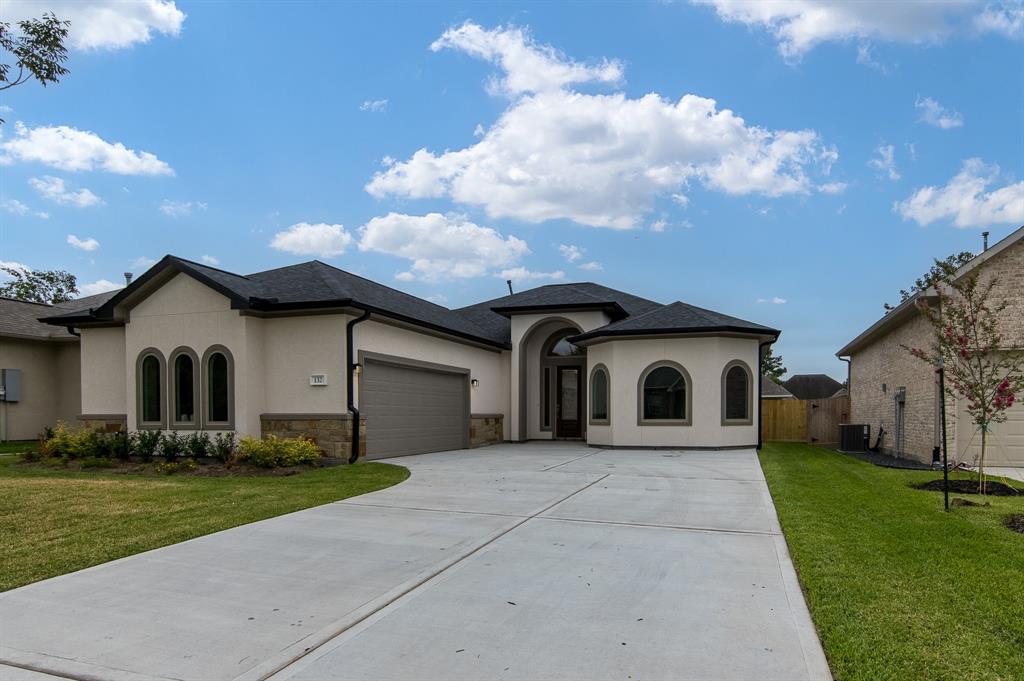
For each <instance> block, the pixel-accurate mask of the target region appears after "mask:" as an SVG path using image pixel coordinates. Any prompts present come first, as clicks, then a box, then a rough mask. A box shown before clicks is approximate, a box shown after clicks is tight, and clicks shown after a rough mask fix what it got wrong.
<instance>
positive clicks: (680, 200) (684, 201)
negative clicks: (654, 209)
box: [672, 193, 690, 208]
mask: <svg viewBox="0 0 1024 681" xmlns="http://www.w3.org/2000/svg"><path fill="white" fill-rule="evenodd" d="M672 202H673V203H677V204H679V205H680V206H682V207H683V208H686V207H687V206H689V205H690V197H689V196H687V195H686V194H680V193H675V194H673V195H672Z"/></svg>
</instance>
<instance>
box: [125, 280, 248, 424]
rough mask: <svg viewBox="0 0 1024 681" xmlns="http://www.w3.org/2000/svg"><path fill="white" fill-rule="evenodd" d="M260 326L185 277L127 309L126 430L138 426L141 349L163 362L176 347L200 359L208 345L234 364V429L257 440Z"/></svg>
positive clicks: (216, 294)
mask: <svg viewBox="0 0 1024 681" xmlns="http://www.w3.org/2000/svg"><path fill="white" fill-rule="evenodd" d="M262 322H263V320H261V319H258V318H255V317H243V316H242V315H240V314H239V313H238V311H237V310H232V309H231V306H230V301H229V300H228V299H227V298H225V297H224V296H222V295H220V294H219V293H217V292H216V291H214V290H212V289H210V288H207V287H206V286H204V285H203V284H200V283H199V282H198V281H196V280H195V279H193V278H192V277H190V276H188V275H185V274H178V275H177V276H175V277H174V278H173V279H171V280H170V281H168V282H167V283H166V284H164V285H163V286H162V287H160V288H159V289H157V290H156V291H155V292H154V293H153V294H152V295H150V296H149V297H148V298H146V299H145V300H143V301H142V302H140V303H139V304H138V305H136V306H135V307H134V308H132V310H131V314H130V321H129V323H128V324H126V325H125V355H124V362H125V375H126V377H127V380H126V382H125V394H126V396H127V400H126V402H127V413H128V428H129V429H131V430H135V429H136V427H137V423H136V419H137V414H136V411H137V410H136V404H135V387H136V386H135V363H136V360H137V359H138V356H139V354H140V353H141V352H142V351H143V350H144V349H146V348H150V347H152V348H156V349H157V350H159V351H160V352H161V353H162V354H163V356H164V360H165V361H166V360H167V359H168V358H169V356H170V354H171V353H172V352H173V351H174V350H175V349H176V348H178V347H180V346H186V347H189V348H192V350H194V351H195V353H196V354H197V355H198V356H199V357H202V356H203V353H204V352H205V351H206V349H207V348H209V347H210V346H211V345H223V346H225V347H226V348H227V349H228V350H229V351H230V352H231V355H232V357H233V359H234V366H235V372H234V377H235V383H234V388H235V391H234V396H235V428H236V430H238V431H239V432H240V433H241V434H243V435H253V436H259V434H260V419H259V415H260V413H262V411H263V404H264V390H263V388H264V381H263V352H262V341H261V340H260V338H259V335H260V334H259V327H260V326H261V324H262ZM165 380H166V379H165ZM165 387H166V386H165ZM165 401H166V400H165ZM167 406H168V405H166V404H165V410H166V408H167Z"/></svg>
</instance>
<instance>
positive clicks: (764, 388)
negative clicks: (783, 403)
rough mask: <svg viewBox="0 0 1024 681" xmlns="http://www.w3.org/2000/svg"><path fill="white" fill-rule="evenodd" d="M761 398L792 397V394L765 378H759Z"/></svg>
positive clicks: (763, 376)
mask: <svg viewBox="0 0 1024 681" xmlns="http://www.w3.org/2000/svg"><path fill="white" fill-rule="evenodd" d="M761 397H772V398H780V397H793V393H791V392H789V391H788V390H786V389H785V388H783V387H782V386H781V385H779V384H778V383H776V382H775V381H773V380H772V379H770V378H768V377H767V376H765V375H763V374H762V376H761Z"/></svg>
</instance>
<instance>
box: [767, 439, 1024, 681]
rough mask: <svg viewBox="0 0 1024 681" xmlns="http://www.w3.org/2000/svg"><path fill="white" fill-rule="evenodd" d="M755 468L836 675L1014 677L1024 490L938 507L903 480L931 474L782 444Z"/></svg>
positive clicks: (1021, 627)
mask: <svg viewBox="0 0 1024 681" xmlns="http://www.w3.org/2000/svg"><path fill="white" fill-rule="evenodd" d="M761 465H762V468H763V469H764V473H765V477H766V478H767V479H768V486H769V487H770V489H771V493H772V497H773V498H774V499H775V505H776V508H777V509H778V513H779V519H780V520H781V522H782V527H783V530H784V531H785V534H786V541H787V543H788V545H789V549H790V552H791V553H792V556H793V560H794V562H795V563H796V566H797V571H798V573H799V575H800V582H801V584H802V586H803V589H804V592H805V593H806V595H807V601H808V603H809V605H810V608H811V614H812V616H813V617H814V622H815V624H816V625H817V628H818V632H819V633H820V635H821V640H822V643H823V644H824V646H825V653H826V654H827V655H828V659H829V664H830V665H831V667H832V673H833V674H834V675H835V678H836V679H837V680H842V681H845V680H849V679H871V680H872V681H874V680H876V679H928V680H929V681H931V680H936V679H955V680H957V681H961V680H964V679H1024V535H1021V534H1016V533H1013V532H1011V531H1009V530H1007V529H1006V528H1004V527H1003V526H1002V518H1003V516H1004V515H1006V514H1008V513H1024V497H1019V496H1018V497H991V496H990V497H988V501H989V502H990V503H991V504H992V506H991V507H990V508H973V507H971V508H954V509H953V510H952V512H951V513H949V514H947V513H944V512H943V510H942V494H941V493H937V492H926V491H922V490H916V489H911V488H910V487H909V486H908V484H909V483H915V482H923V481H926V480H930V479H934V478H935V477H939V473H935V472H929V471H903V470H893V469H885V468H879V467H877V466H873V465H871V464H868V463H864V462H861V461H858V460H855V459H853V458H852V457H848V456H843V455H841V454H838V453H836V452H832V451H829V450H827V449H824V448H821V447H814V446H810V445H802V444H789V443H766V445H765V447H764V449H763V450H762V452H761ZM1011 482H1012V481H1011ZM1013 484H1014V485H1015V486H1016V487H1018V488H1020V487H1021V486H1024V483H1013ZM956 496H961V497H962V498H970V499H972V500H974V501H980V498H979V497H978V496H977V495H956Z"/></svg>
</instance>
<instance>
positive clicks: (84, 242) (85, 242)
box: [67, 234, 100, 251]
mask: <svg viewBox="0 0 1024 681" xmlns="http://www.w3.org/2000/svg"><path fill="white" fill-rule="evenodd" d="M67 241H68V244H70V245H71V246H72V247H74V248H77V249H78V250H80V251H95V250H96V249H97V248H99V247H100V242H99V241H96V239H93V238H92V237H88V238H86V239H79V238H78V237H77V236H75V235H74V234H68V239H67Z"/></svg>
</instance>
